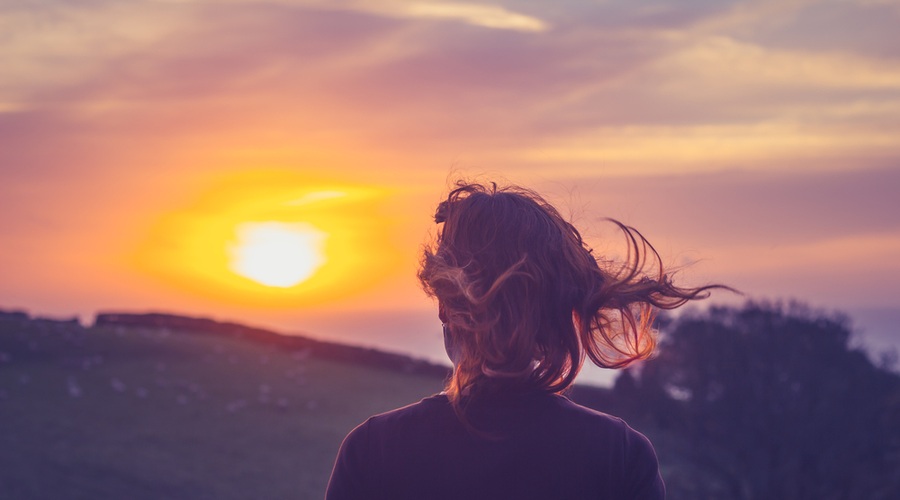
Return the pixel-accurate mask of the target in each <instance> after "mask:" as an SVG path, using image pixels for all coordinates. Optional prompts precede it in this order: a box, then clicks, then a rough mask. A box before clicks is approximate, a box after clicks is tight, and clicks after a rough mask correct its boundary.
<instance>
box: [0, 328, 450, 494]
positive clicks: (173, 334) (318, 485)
mask: <svg viewBox="0 0 900 500" xmlns="http://www.w3.org/2000/svg"><path fill="white" fill-rule="evenodd" d="M441 385H442V379H441V378H440V377H439V376H436V375H426V374H410V373H404V372H402V370H393V369H390V368H387V367H386V368H383V369H382V368H378V367H367V366H360V365H358V364H354V363H347V362H339V361H330V360H328V359H321V358H320V357H318V356H316V355H315V352H313V351H310V350H308V349H301V350H291V349H285V348H284V347H279V346H275V345H268V344H266V343H263V342H255V341H252V340H248V339H241V338H234V337H228V336H217V335H210V334H198V333H191V332H183V331H170V330H167V329H147V328H139V327H121V326H120V327H114V328H113V327H96V328H82V327H80V326H79V325H77V324H75V323H67V322H56V321H45V320H31V319H27V320H26V319H16V318H11V317H9V316H7V317H3V318H0V498H4V499H6V498H9V499H57V498H58V499H63V498H65V499H97V498H123V499H124V498H128V499H135V500H137V499H161V498H166V499H248V498H260V499H262V498H297V499H306V498H311V499H313V498H322V497H323V495H324V491H325V485H326V483H327V480H328V475H329V472H330V470H331V465H332V462H333V460H334V456H335V453H336V452H337V449H338V446H339V445H340V442H341V439H342V438H343V436H344V435H345V434H346V433H347V431H349V430H350V429H351V428H353V426H355V425H356V424H358V423H360V422H361V421H363V420H364V419H365V418H366V417H368V416H369V415H372V414H374V413H379V412H382V411H386V410H389V409H391V408H395V407H397V406H401V405H404V404H408V403H412V402H415V401H417V400H419V399H421V398H422V397H425V396H428V395H430V394H433V393H435V392H437V391H439V390H440V387H441Z"/></svg>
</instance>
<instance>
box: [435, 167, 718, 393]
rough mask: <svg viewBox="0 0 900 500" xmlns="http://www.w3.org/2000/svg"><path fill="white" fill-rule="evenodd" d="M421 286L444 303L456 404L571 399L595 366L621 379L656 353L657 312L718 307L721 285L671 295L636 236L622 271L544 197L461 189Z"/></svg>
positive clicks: (446, 205) (446, 209)
mask: <svg viewBox="0 0 900 500" xmlns="http://www.w3.org/2000/svg"><path fill="white" fill-rule="evenodd" d="M435 222H437V223H439V224H442V227H440V229H439V231H438V234H437V237H436V240H435V241H434V242H433V243H432V244H431V245H429V246H426V248H425V250H424V252H423V255H422V261H421V266H420V269H419V280H420V281H421V283H422V286H423V288H424V289H425V291H426V293H428V294H429V295H431V296H433V297H435V298H437V300H438V304H439V308H440V315H441V318H442V320H443V321H444V323H445V325H446V328H447V329H448V335H449V336H450V338H451V342H452V344H453V346H454V349H456V350H457V354H458V359H457V363H456V367H455V369H454V372H453V375H452V376H451V378H450V380H449V382H448V385H447V388H446V392H447V395H448V397H449V398H450V401H451V402H452V403H453V404H454V407H455V408H456V409H457V410H459V404H460V400H461V398H462V397H463V396H464V395H470V394H481V393H492V392H496V391H517V390H534V389H537V390H543V391H547V392H561V391H563V390H565V389H566V388H568V387H569V386H570V385H571V384H572V382H573V381H574V380H575V376H576V375H577V374H578V372H579V370H580V369H581V366H582V364H583V362H584V358H585V356H587V357H588V358H590V359H591V361H592V362H594V363H595V364H597V365H598V366H601V367H605V368H621V367H624V366H627V365H629V364H630V363H633V362H635V361H638V360H642V359H646V358H647V357H649V356H650V355H651V354H652V353H653V350H654V348H655V346H656V337H655V332H654V331H653V329H652V326H651V324H652V321H653V318H654V311H655V309H656V308H659V309H673V308H676V307H678V306H681V305H682V304H684V303H685V302H687V301H690V300H694V299H701V298H705V297H707V296H708V291H709V290H710V289H712V288H719V286H717V285H711V286H702V287H698V288H682V287H678V286H675V285H674V284H673V283H672V280H671V277H670V276H669V275H668V274H667V273H666V270H665V268H664V266H663V264H662V261H661V259H660V257H659V254H658V253H657V252H656V250H655V249H654V248H653V246H652V245H651V244H650V243H649V242H648V241H647V240H646V239H645V238H644V237H643V236H642V235H641V233H640V232H638V231H637V230H636V229H634V228H632V227H629V226H626V225H624V224H622V223H620V222H618V221H615V220H611V219H610V222H611V223H613V224H615V225H616V226H617V227H618V228H619V229H620V230H621V232H622V234H623V235H624V237H625V241H626V243H627V248H628V251H627V254H626V256H625V258H624V260H622V261H621V262H613V261H609V260H605V259H599V258H597V257H596V256H595V255H594V254H593V251H592V249H591V248H589V247H588V246H587V245H586V244H585V242H584V240H583V239H582V237H581V234H580V233H579V232H578V230H577V229H576V228H575V227H574V226H573V225H572V224H571V223H569V222H568V221H567V220H566V219H564V218H563V217H562V216H561V215H560V214H559V212H558V211H557V210H556V209H555V208H554V207H553V206H552V205H550V204H549V203H548V202H547V201H545V200H544V199H543V198H542V197H541V196H540V195H538V194H537V193H535V192H534V191H531V190H528V189H525V188H522V187H517V186H506V187H498V186H497V185H496V184H491V185H484V184H477V183H467V182H462V181H460V182H458V183H457V185H456V187H455V189H453V190H452V191H451V192H450V194H449V196H448V197H447V199H446V200H445V201H443V202H441V203H440V204H439V206H438V208H437V211H436V213H435Z"/></svg>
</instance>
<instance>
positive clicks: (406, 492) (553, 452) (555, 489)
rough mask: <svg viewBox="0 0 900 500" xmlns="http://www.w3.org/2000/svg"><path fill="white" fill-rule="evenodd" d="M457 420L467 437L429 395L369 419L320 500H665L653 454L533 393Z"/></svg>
mask: <svg viewBox="0 0 900 500" xmlns="http://www.w3.org/2000/svg"><path fill="white" fill-rule="evenodd" d="M465 415H466V419H467V420H468V421H469V424H470V427H472V428H474V429H476V431H475V432H473V431H472V430H471V429H469V428H467V427H466V425H464V424H463V423H462V422H461V421H460V419H459V418H458V417H457V415H456V414H455V413H454V411H453V408H452V406H451V405H450V402H449V400H448V399H447V397H446V396H444V395H436V396H432V397H429V398H426V399H423V400H422V401H420V402H418V403H416V404H413V405H410V406H406V407H404V408H400V409H397V410H394V411H391V412H388V413H384V414H381V415H376V416H374V417H371V418H369V419H368V420H366V421H365V422H364V423H362V424H360V425H359V426H358V427H356V428H355V429H353V431H351V432H350V434H349V435H348V436H347V437H346V438H345V439H344V442H343V444H342V445H341V449H340V452H339V453H338V456H337V460H336V461H335V464H334V470H333V471H332V473H331V480H330V481H329V484H328V491H327V493H326V499H327V500H347V499H363V498H365V499H385V500H387V499H391V500H395V499H422V500H427V499H436V500H437V499H454V500H456V499H465V500H477V499H507V498H509V499H531V498H534V499H582V498H585V499H586V498H592V499H604V500H618V499H623V500H624V499H628V500H632V499H635V500H638V499H639V500H658V499H664V498H665V487H664V486H663V482H662V479H661V478H660V475H659V466H658V462H657V459H656V453H655V452H654V451H653V446H652V445H651V444H650V441H648V440H647V438H646V437H644V436H643V435H642V434H640V433H639V432H637V431H635V430H634V429H632V428H631V427H629V426H628V425H627V424H626V423H625V422H624V421H622V420H621V419H619V418H616V417H613V416H610V415H606V414H604V413H600V412H597V411H594V410H591V409H588V408H585V407H583V406H579V405H577V404H575V403H573V402H571V401H570V400H568V399H567V398H565V397H563V396H558V395H554V394H547V393H543V392H541V393H528V394H521V395H517V396H507V397H502V398H491V399H490V401H485V402H482V403H480V404H474V402H473V404H470V405H468V406H467V408H466V412H465ZM485 436H487V437H485Z"/></svg>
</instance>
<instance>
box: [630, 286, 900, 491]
mask: <svg viewBox="0 0 900 500" xmlns="http://www.w3.org/2000/svg"><path fill="white" fill-rule="evenodd" d="M850 340H851V330H850V328H849V326H848V322H847V320H846V319H845V318H843V317H840V316H828V315H824V314H814V313H812V312H811V311H810V310H809V309H807V308H805V307H803V306H800V305H797V304H791V305H789V306H783V305H781V304H759V303H749V304H747V305H745V306H744V307H743V308H740V309H737V308H730V307H717V308H712V309H711V310H709V311H708V312H705V313H689V314H686V315H684V316H682V317H680V318H678V319H677V320H675V321H673V322H672V323H671V324H669V325H668V326H666V327H665V335H664V337H663V340H662V342H661V345H660V354H659V356H658V357H657V358H655V359H653V360H650V361H648V362H647V363H645V364H644V365H643V367H642V368H641V369H640V370H639V371H637V372H636V373H634V374H631V373H629V374H627V375H623V376H622V377H621V378H620V379H619V381H618V383H617V385H616V387H615V390H614V392H615V394H616V396H617V400H618V401H620V403H619V404H621V405H622V409H623V410H625V413H626V414H631V415H630V416H631V417H632V418H635V419H638V420H640V421H643V422H645V423H646V424H648V425H650V426H651V427H652V428H654V429H657V430H658V431H659V432H658V434H659V436H660V437H656V436H654V437H655V440H656V441H659V443H657V445H658V447H659V448H661V449H665V450H667V451H668V453H670V454H673V455H675V456H674V457H672V458H674V459H675V462H674V465H672V466H673V467H675V469H676V470H672V469H670V470H669V474H668V476H669V478H668V481H669V483H670V484H669V486H670V488H671V489H672V490H673V491H672V493H673V495H672V497H673V498H675V497H677V496H678V495H679V494H680V495H682V496H684V497H686V498H697V499H700V498H710V499H713V498H715V499H718V498H723V499H742V500H743V499H782V500H799V499H857V498H860V499H861V498H865V499H888V498H891V499H894V498H900V377H898V375H897V374H896V373H893V372H890V371H889V370H887V369H885V368H883V367H878V366H876V365H874V364H873V363H872V362H871V361H870V360H869V358H868V357H866V355H865V354H864V353H863V352H862V351H860V350H857V349H854V348H852V347H851V344H850ZM664 465H665V464H664Z"/></svg>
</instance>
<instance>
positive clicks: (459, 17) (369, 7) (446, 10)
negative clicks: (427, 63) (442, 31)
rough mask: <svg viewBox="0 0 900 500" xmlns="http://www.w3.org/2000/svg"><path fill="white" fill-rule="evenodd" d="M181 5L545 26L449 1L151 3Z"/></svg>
mask: <svg viewBox="0 0 900 500" xmlns="http://www.w3.org/2000/svg"><path fill="white" fill-rule="evenodd" d="M154 1H157V2H162V3H182V4H202V3H211V4H235V5H268V6H271V5H281V6H286V7H299V8H312V9H324V10H346V11H352V12H362V13H369V14H375V15H383V16H390V17H398V18H409V19H433V20H447V21H459V22H463V23H466V24H471V25H473V26H480V27H484V28H494V29H502V30H513V31H526V32H528V31H533V32H540V31H545V30H546V29H548V26H547V23H545V22H544V21H542V20H540V19H538V18H536V17H534V16H530V15H526V14H522V13H519V12H514V11H511V10H508V9H506V8H504V7H502V6H499V5H492V4H482V3H474V2H452V1H443V2H440V1H414V0H413V1H410V0H343V1H336V0H154Z"/></svg>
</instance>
